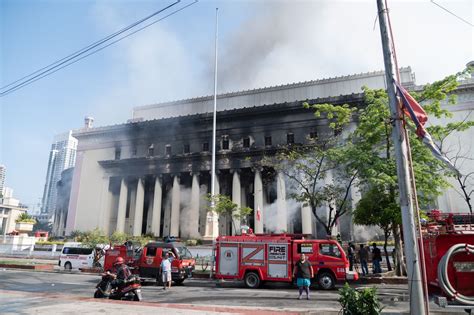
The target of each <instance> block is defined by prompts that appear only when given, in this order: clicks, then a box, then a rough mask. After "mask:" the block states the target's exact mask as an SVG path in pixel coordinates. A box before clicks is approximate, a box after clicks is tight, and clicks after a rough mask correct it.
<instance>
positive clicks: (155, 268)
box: [104, 241, 195, 284]
mask: <svg viewBox="0 0 474 315" xmlns="http://www.w3.org/2000/svg"><path fill="white" fill-rule="evenodd" d="M170 252H171V253H173V254H174V257H175V258H174V259H173V261H172V263H171V277H172V279H173V281H174V282H175V283H177V284H181V283H183V282H184V280H185V279H187V278H190V277H192V272H193V270H194V266H195V260H194V258H193V257H192V255H191V253H190V252H189V250H188V249H187V248H186V246H184V244H183V243H181V242H174V241H171V242H150V243H148V244H146V245H145V246H144V247H143V248H142V247H140V246H137V245H136V244H133V243H130V242H127V243H125V244H124V245H118V246H113V247H111V248H110V249H109V250H107V251H106V253H105V264H104V270H113V264H114V262H115V260H116V259H117V257H122V258H123V259H124V260H125V263H126V264H127V265H129V266H130V267H131V268H132V270H133V273H135V274H138V275H139V276H140V278H142V279H153V280H156V281H157V282H158V283H161V274H160V265H161V261H162V259H163V257H164V256H165V255H166V253H170Z"/></svg>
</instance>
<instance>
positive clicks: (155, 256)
mask: <svg viewBox="0 0 474 315" xmlns="http://www.w3.org/2000/svg"><path fill="white" fill-rule="evenodd" d="M161 253H162V248H159V247H156V246H153V245H150V246H145V247H144V248H143V252H142V255H141V257H140V262H139V268H140V277H142V278H153V279H156V277H157V276H158V271H159V267H160V264H161Z"/></svg>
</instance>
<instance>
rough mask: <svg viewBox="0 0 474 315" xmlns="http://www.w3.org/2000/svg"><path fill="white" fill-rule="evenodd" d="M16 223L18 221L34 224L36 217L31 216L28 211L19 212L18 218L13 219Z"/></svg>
mask: <svg viewBox="0 0 474 315" xmlns="http://www.w3.org/2000/svg"><path fill="white" fill-rule="evenodd" d="M15 222H16V223H20V222H23V223H33V224H36V219H35V218H33V217H32V216H31V215H29V214H28V213H26V212H23V213H22V214H20V215H19V216H18V218H17V219H16V220H15Z"/></svg>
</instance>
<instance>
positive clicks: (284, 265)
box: [215, 234, 359, 290]
mask: <svg viewBox="0 0 474 315" xmlns="http://www.w3.org/2000/svg"><path fill="white" fill-rule="evenodd" d="M215 251H216V275H215V276H216V278H217V279H238V280H244V282H245V285H246V286H247V287H249V288H257V287H259V286H260V284H261V283H262V282H264V281H279V282H292V281H293V274H292V273H293V268H294V265H295V263H296V262H297V261H298V260H299V259H300V255H301V254H303V253H304V254H305V255H306V256H307V257H308V260H309V262H310V263H311V265H312V266H313V269H314V275H315V279H316V281H317V283H318V285H319V287H321V288H322V289H325V290H329V289H333V288H334V286H335V284H336V281H339V280H357V279H358V277H359V276H358V274H357V272H353V271H349V261H348V259H347V258H346V255H345V253H344V251H343V249H342V247H341V246H340V245H339V243H338V242H336V241H334V240H312V239H306V238H305V236H304V235H297V234H268V235H265V234H262V235H261V234H257V235H255V234H243V235H239V236H220V237H218V238H217V239H216V243H215Z"/></svg>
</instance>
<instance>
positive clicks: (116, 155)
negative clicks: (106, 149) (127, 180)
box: [115, 148, 122, 160]
mask: <svg viewBox="0 0 474 315" xmlns="http://www.w3.org/2000/svg"><path fill="white" fill-rule="evenodd" d="M121 153H122V150H121V149H120V148H115V159H116V160H120V154H121Z"/></svg>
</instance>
